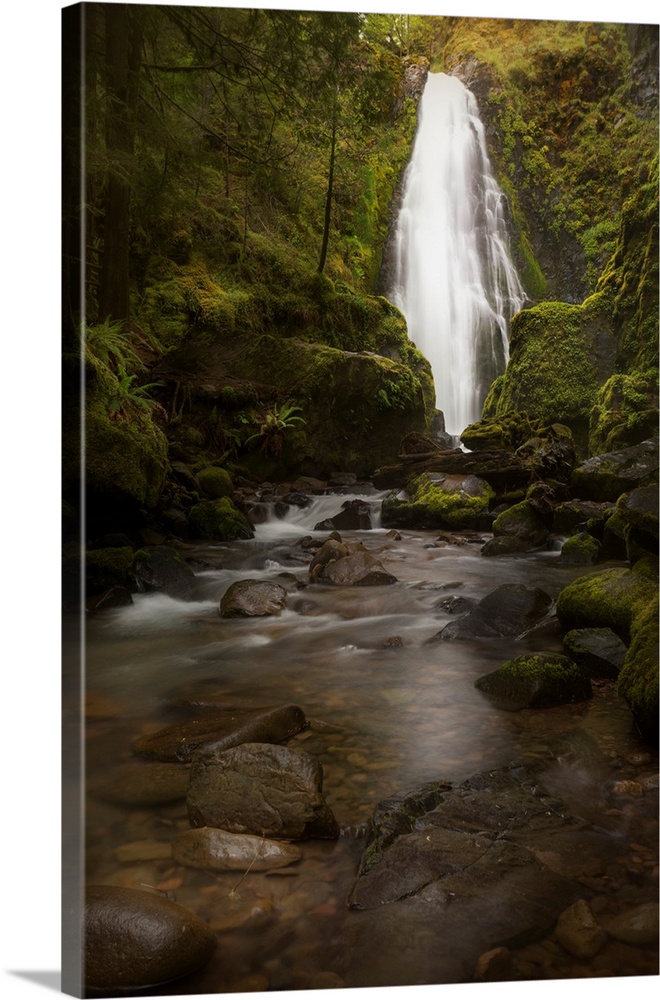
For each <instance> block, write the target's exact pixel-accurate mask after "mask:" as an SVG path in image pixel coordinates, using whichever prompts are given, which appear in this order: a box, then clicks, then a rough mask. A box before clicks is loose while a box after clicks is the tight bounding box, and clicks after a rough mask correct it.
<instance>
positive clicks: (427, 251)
mask: <svg viewBox="0 0 660 1000" xmlns="http://www.w3.org/2000/svg"><path fill="white" fill-rule="evenodd" d="M504 209H505V199H504V195H503V193H502V191H501V190H500V188H499V187H498V185H497V182H496V181H495V178H494V177H493V175H492V171H491V167H490V162H489V160H488V154H487V152H486V142H485V133H484V126H483V123H482V122H481V120H480V118H479V112H478V109H477V103H476V100H475V98H474V96H473V95H472V94H471V93H470V91H469V90H468V89H467V88H466V87H464V86H463V84H462V83H461V81H460V80H459V79H457V78H456V77H453V76H447V75H446V74H444V73H429V75H428V79H427V82H426V86H425V88H424V93H423V94H422V98H421V102H420V107H419V125H418V129H417V135H416V137H415V143H414V146H413V152H412V157H411V160H410V163H409V164H408V167H407V169H406V174H405V177H404V192H403V199H402V204H401V209H400V213H399V217H398V221H397V225H396V230H395V234H394V255H395V260H394V287H393V288H391V289H390V290H389V292H388V297H389V298H390V299H391V301H392V302H393V303H394V304H395V305H396V306H398V308H399V309H400V310H401V312H402V313H403V314H404V316H405V318H406V321H407V324H408V334H409V336H410V339H411V340H412V341H414V343H415V344H416V346H417V347H418V348H419V350H420V351H421V352H422V353H423V354H424V355H425V356H426V357H427V358H428V360H429V362H430V363H431V367H432V369H433V377H434V380H435V386H436V405H437V407H438V408H439V409H441V410H442V411H443V413H444V415H445V425H446V429H447V431H448V432H449V433H450V434H452V435H458V434H460V433H461V431H463V430H464V429H465V427H467V426H468V424H471V423H473V422H474V421H475V420H478V419H479V418H480V417H481V409H482V406H483V402H484V399H485V397H486V394H487V392H488V389H489V387H490V384H491V382H492V381H493V379H494V378H496V377H497V375H500V374H501V373H502V372H503V371H504V368H505V366H506V363H507V361H508V327H509V321H510V319H511V317H512V316H513V314H514V313H515V312H517V311H518V310H519V309H520V308H521V306H522V305H523V303H524V301H525V292H524V290H523V288H522V285H521V283H520V280H519V278H518V275H517V273H516V269H515V267H514V265H513V263H512V261H511V259H510V257H509V252H508V239H507V231H506V220H505V214H504Z"/></svg>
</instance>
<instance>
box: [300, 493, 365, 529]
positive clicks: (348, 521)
mask: <svg viewBox="0 0 660 1000" xmlns="http://www.w3.org/2000/svg"><path fill="white" fill-rule="evenodd" d="M341 507H342V509H341V510H340V511H339V513H338V514H335V515H334V517H328V518H326V520H325V521H320V522H319V523H318V524H316V525H314V530H315V531H332V530H333V529H335V530H337V531H367V530H369V529H370V528H371V526H372V525H371V510H372V508H371V504H370V503H367V502H366V501H365V500H345V501H344V503H343V504H342V505H341Z"/></svg>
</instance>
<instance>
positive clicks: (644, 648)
mask: <svg viewBox="0 0 660 1000" xmlns="http://www.w3.org/2000/svg"><path fill="white" fill-rule="evenodd" d="M658 613H659V608H658V595H657V590H656V595H655V598H654V599H652V600H650V601H649V602H648V604H646V605H645V606H644V607H642V608H641V609H640V610H639V612H638V614H637V615H636V616H635V618H634V619H633V622H632V627H631V641H630V647H629V649H628V653H627V654H626V658H625V660H624V663H623V667H622V669H621V673H620V675H619V684H618V690H619V694H620V695H621V696H622V697H623V698H625V700H626V701H627V702H628V705H629V706H630V710H631V712H632V714H633V718H634V719H635V723H636V725H637V728H638V729H639V732H640V734H641V735H642V737H643V738H644V739H645V740H648V741H649V742H652V743H657V741H658Z"/></svg>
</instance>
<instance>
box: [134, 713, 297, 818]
mask: <svg viewBox="0 0 660 1000" xmlns="http://www.w3.org/2000/svg"><path fill="white" fill-rule="evenodd" d="M306 725H307V720H306V718H305V713H304V712H303V710H302V709H301V708H299V707H298V705H279V706H277V707H273V708H262V709H252V708H235V709H225V710H218V711H215V712H213V711H211V712H206V713H204V715H201V716H198V717H196V718H193V719H188V720H187V721H185V722H180V723H175V724H174V725H172V726H166V727H165V728H164V729H159V730H158V732H155V733H149V734H148V735H146V736H139V737H137V738H136V739H134V740H133V742H132V744H131V747H132V750H133V752H134V753H137V754H144V755H145V756H147V757H152V758H156V759H157V760H163V761H179V762H181V763H188V762H189V761H190V760H192V757H193V755H194V754H195V753H196V752H197V751H198V750H200V749H202V748H210V749H214V750H216V751H222V750H228V749H229V748H230V747H235V746H239V745H240V744H241V743H256V742H259V743H281V742H282V741H283V740H287V739H289V737H291V736H294V735H295V734H296V733H298V732H300V730H301V729H304V728H305V726H306ZM207 825H209V826H215V825H217V824H214V823H209V824H207ZM256 832H259V831H256Z"/></svg>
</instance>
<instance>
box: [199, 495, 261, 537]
mask: <svg viewBox="0 0 660 1000" xmlns="http://www.w3.org/2000/svg"><path fill="white" fill-rule="evenodd" d="M189 525H190V534H191V535H192V536H193V537H196V538H208V539H210V540H212V541H218V542H229V541H232V540H234V539H237V538H254V528H253V527H252V523H251V521H250V519H249V518H248V516H247V514H245V513H244V512H243V511H242V510H239V508H238V507H237V506H236V504H235V503H234V502H233V500H231V499H230V497H220V499H218V500H202V501H201V502H200V503H198V504H195V506H194V507H193V508H192V509H191V511H190V515H189Z"/></svg>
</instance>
